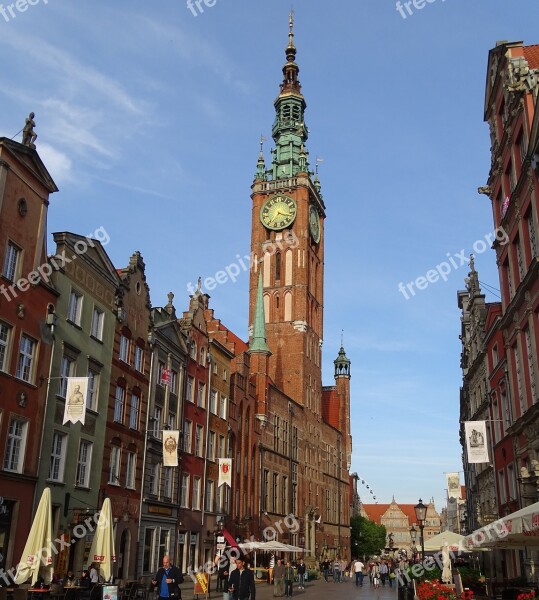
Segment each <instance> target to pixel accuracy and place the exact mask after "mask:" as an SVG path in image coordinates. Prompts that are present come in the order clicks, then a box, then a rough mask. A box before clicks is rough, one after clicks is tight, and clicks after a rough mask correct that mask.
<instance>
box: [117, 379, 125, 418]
mask: <svg viewBox="0 0 539 600" xmlns="http://www.w3.org/2000/svg"><path fill="white" fill-rule="evenodd" d="M119 390H121V394H118V391H119ZM125 395H126V389H125V388H124V387H121V386H119V385H117V386H116V391H115V392H114V422H115V423H123V422H124V412H125Z"/></svg>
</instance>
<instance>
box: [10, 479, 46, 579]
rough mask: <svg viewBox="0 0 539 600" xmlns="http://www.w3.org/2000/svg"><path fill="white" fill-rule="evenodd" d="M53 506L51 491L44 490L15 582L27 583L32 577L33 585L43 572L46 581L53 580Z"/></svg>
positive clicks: (18, 566)
mask: <svg viewBox="0 0 539 600" xmlns="http://www.w3.org/2000/svg"><path fill="white" fill-rule="evenodd" d="M52 571H53V567H52V508H51V491H50V489H49V488H45V489H44V490H43V494H41V500H40V501H39V504H38V507H37V511H36V514H35V517H34V520H33V522H32V527H31V528H30V533H29V535H28V540H27V541H26V545H25V546H24V550H23V552H22V557H21V560H20V562H19V564H18V565H17V572H16V573H15V578H14V580H15V583H17V584H19V585H20V584H21V583H25V582H26V581H27V580H28V579H29V578H30V577H31V578H32V581H31V583H32V585H34V583H35V582H36V580H37V578H38V575H40V574H41V576H42V577H43V579H44V580H45V583H47V584H48V583H50V582H51V580H52Z"/></svg>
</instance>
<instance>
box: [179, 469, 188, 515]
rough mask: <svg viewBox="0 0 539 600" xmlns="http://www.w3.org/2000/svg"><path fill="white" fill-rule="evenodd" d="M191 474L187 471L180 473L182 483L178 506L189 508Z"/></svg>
mask: <svg viewBox="0 0 539 600" xmlns="http://www.w3.org/2000/svg"><path fill="white" fill-rule="evenodd" d="M190 479H191V476H190V475H189V474H188V473H182V484H181V489H180V506H181V507H182V508H189V483H190Z"/></svg>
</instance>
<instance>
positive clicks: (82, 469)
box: [76, 440, 93, 488]
mask: <svg viewBox="0 0 539 600" xmlns="http://www.w3.org/2000/svg"><path fill="white" fill-rule="evenodd" d="M92 451H93V444H92V442H90V441H89V440H81V441H80V443H79V456H78V459H77V483H76V484H77V486H79V487H84V488H89V487H90V473H91V472H92Z"/></svg>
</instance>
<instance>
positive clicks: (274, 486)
mask: <svg viewBox="0 0 539 600" xmlns="http://www.w3.org/2000/svg"><path fill="white" fill-rule="evenodd" d="M296 467H297V465H296ZM262 486H263V488H262V510H264V511H269V512H272V513H290V512H292V513H295V512H296V505H297V483H295V482H293V483H292V488H291V489H290V485H289V478H288V476H287V475H279V473H270V471H269V470H268V469H264V473H263V478H262ZM290 492H291V493H292V495H291V496H290Z"/></svg>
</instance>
